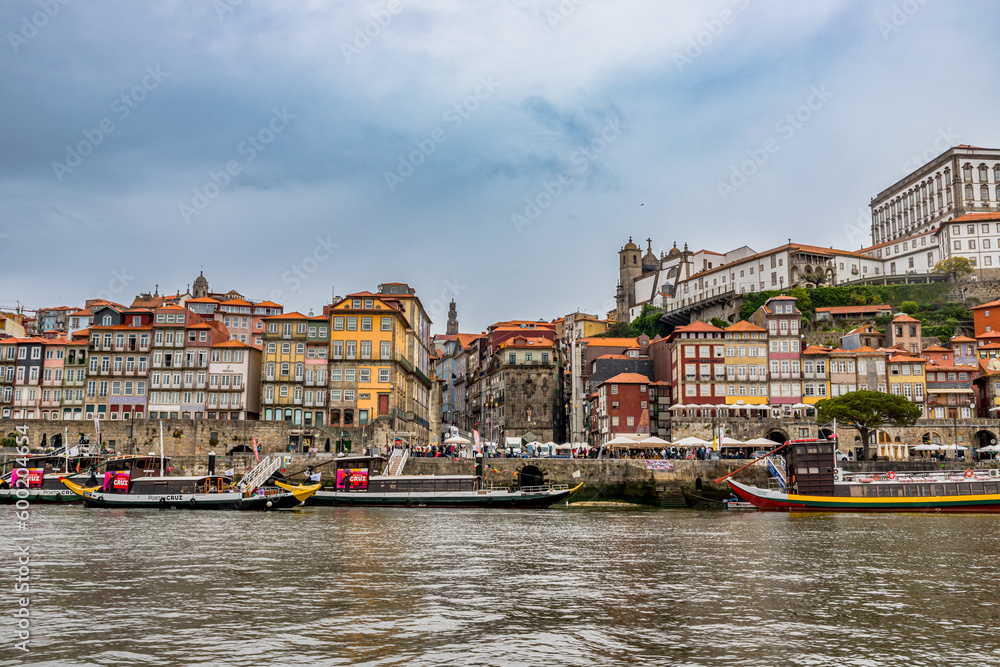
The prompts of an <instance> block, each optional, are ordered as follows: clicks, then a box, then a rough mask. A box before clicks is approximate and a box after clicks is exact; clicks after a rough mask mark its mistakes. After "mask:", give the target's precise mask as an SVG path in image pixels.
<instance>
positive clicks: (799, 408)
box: [792, 403, 813, 410]
mask: <svg viewBox="0 0 1000 667" xmlns="http://www.w3.org/2000/svg"><path fill="white" fill-rule="evenodd" d="M792 407H793V408H796V409H798V410H804V409H806V408H811V407H813V406H811V405H806V404H805V403H796V404H795V405H793V406H792Z"/></svg>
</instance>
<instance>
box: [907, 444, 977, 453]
mask: <svg viewBox="0 0 1000 667" xmlns="http://www.w3.org/2000/svg"><path fill="white" fill-rule="evenodd" d="M938 449H941V447H940V446H939V445H917V446H916V447H914V448H913V451H915V452H933V451H937V450H938ZM980 451H982V450H980Z"/></svg>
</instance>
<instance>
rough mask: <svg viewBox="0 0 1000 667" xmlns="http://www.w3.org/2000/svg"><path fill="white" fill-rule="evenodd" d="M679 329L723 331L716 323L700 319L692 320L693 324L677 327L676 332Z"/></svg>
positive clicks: (683, 330)
mask: <svg viewBox="0 0 1000 667" xmlns="http://www.w3.org/2000/svg"><path fill="white" fill-rule="evenodd" d="M678 331H679V332H681V333H701V332H704V333H709V332H714V333H722V329H720V328H719V327H717V326H715V325H714V324H709V323H707V322H702V321H700V320H699V321H697V322H692V323H691V324H685V325H684V326H681V327H677V328H676V329H674V333H677V332H678Z"/></svg>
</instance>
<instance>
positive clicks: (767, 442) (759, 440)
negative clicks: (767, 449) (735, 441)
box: [747, 438, 781, 449]
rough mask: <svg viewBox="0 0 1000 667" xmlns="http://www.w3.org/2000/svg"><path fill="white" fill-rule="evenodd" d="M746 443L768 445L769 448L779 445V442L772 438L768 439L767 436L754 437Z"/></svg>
mask: <svg viewBox="0 0 1000 667" xmlns="http://www.w3.org/2000/svg"><path fill="white" fill-rule="evenodd" d="M747 444H748V445H770V446H771V448H772V449H773V448H775V447H777V446H778V445H780V444H781V443H780V442H775V441H774V440H769V439H767V438H754V439H753V440H747Z"/></svg>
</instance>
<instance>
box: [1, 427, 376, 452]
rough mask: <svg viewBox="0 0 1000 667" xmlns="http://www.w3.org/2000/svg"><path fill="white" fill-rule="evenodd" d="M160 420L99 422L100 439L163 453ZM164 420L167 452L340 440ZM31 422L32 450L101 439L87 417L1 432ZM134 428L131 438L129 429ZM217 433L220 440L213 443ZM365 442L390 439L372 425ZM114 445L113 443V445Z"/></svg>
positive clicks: (320, 430)
mask: <svg viewBox="0 0 1000 667" xmlns="http://www.w3.org/2000/svg"><path fill="white" fill-rule="evenodd" d="M160 423H161V422H160V421H159V420H149V419H136V420H129V421H102V422H100V430H101V440H102V442H103V443H104V444H105V445H111V446H113V447H114V449H115V451H116V452H118V453H128V452H129V451H130V449H129V448H130V447H134V451H136V452H139V453H148V452H152V451H155V452H159V450H160ZM162 424H163V450H164V454H166V455H167V456H171V457H175V456H196V455H200V454H201V453H204V452H208V451H209V450H210V449H214V450H215V452H217V453H218V454H225V453H228V452H230V451H232V450H233V449H235V448H242V447H246V448H247V449H248V450H249V448H250V447H251V443H252V442H253V438H255V437H256V439H257V443H258V444H259V445H260V446H261V449H262V451H263V452H265V453H267V452H287V451H288V448H289V445H290V444H292V443H298V447H299V448H300V449H301V447H302V445H303V444H304V441H305V440H306V439H307V438H312V442H313V446H316V447H318V448H319V449H321V450H322V449H324V446H325V442H326V439H327V438H331V441H332V445H333V447H334V448H335V445H336V442H337V440H338V438H339V432H340V430H339V429H335V428H330V427H294V426H291V425H290V424H288V423H287V422H274V421H224V420H215V419H198V420H191V419H166V420H163V421H162ZM20 425H27V426H28V437H29V438H30V444H31V447H32V448H36V447H38V446H39V445H40V444H41V441H42V434H45V435H46V436H47V437H46V443H47V444H51V442H52V437H53V436H54V435H56V434H57V433H59V434H62V433H63V432H64V429H65V430H66V432H67V433H68V441H69V442H70V443H73V444H75V443H77V442H79V435H80V434H81V433H85V434H86V435H87V437H88V438H90V441H91V442H92V443H96V442H97V437H96V433H95V427H94V422H93V421H90V420H87V421H45V420H40V419H36V420H26V421H25V420H16V421H15V420H10V419H5V420H0V432H2V433H10V432H12V431H14V429H15V427H16V426H20ZM129 426H131V427H132V435H131V438H130V437H129V435H128V433H127V428H128V427H129ZM348 433H349V434H351V435H350V436H349V437H353V438H354V446H355V449H357V447H358V446H360V444H361V440H362V437H361V429H351V430H349V431H348ZM213 434H215V436H216V439H217V442H215V443H214V444H213V443H212V436H213ZM364 439H365V441H366V442H370V441H377V442H378V443H379V444H380V446H384V445H383V444H382V443H384V441H386V440H387V439H388V436H387V433H382V432H380V431H378V430H377V429H375V428H374V427H370V428H369V429H367V430H366V432H365V434H364ZM112 443H113V445H112Z"/></svg>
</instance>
